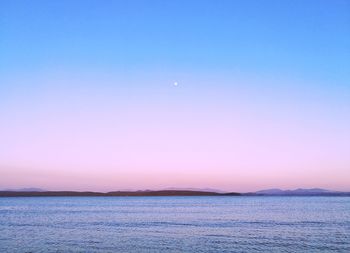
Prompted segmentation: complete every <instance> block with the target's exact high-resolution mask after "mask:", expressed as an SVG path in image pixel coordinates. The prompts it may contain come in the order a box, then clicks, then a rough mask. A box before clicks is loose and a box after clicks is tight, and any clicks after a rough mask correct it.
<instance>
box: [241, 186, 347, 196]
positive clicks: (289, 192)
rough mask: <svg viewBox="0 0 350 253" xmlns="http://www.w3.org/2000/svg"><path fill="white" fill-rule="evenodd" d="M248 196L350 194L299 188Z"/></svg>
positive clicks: (268, 191)
mask: <svg viewBox="0 0 350 253" xmlns="http://www.w3.org/2000/svg"><path fill="white" fill-rule="evenodd" d="M248 194H250V195H256V196H350V192H340V191H331V190H326V189H320V188H311V189H302V188H299V189H295V190H281V189H267V190H261V191H257V192H253V193H248Z"/></svg>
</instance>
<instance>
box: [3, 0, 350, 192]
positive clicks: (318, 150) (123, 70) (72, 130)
mask: <svg viewBox="0 0 350 253" xmlns="http://www.w3.org/2000/svg"><path fill="white" fill-rule="evenodd" d="M349 59H350V2H349V1H347V0H344V1H341V0H328V1H322V0H317V1H314V0H310V1H302V0H293V1H292V0H286V1H277V0H275V1H272V0H266V1H259V0H247V1H243V0H241V1H240V0H236V1H231V0H218V1H214V0H211V1H205V0H198V1H196V0H186V1H185V0H176V1H161V0H159V1H157V0H128V1H126V0H125V1H122V0H120V1H118V0H116V1H112V0H103V1H98V0H75V1H70V0H69V1H68V0H61V1H46V0H32V1H29V0H28V1H27V0H21V1H18V0H13V1H12V0H11V1H10V0H4V1H0V189H6V188H24V187H39V188H43V189H46V190H91V191H111V190H123V189H130V190H136V189H163V188H168V187H178V188H186V187H192V188H214V189H221V190H225V191H238V192H248V191H255V190H260V189H265V188H282V189H291V188H299V187H302V188H312V187H321V188H328V189H333V190H344V191H350V61H349ZM175 83H176V84H177V85H174V84H175Z"/></svg>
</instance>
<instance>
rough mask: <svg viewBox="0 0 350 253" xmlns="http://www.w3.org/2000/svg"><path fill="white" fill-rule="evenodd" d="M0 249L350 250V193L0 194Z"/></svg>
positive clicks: (115, 250)
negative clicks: (332, 194)
mask: <svg viewBox="0 0 350 253" xmlns="http://www.w3.org/2000/svg"><path fill="white" fill-rule="evenodd" d="M0 252H2V253H5V252H11V253H13V252H33V253H34V252H350V198H349V197H227V196H226V197H32V198H0Z"/></svg>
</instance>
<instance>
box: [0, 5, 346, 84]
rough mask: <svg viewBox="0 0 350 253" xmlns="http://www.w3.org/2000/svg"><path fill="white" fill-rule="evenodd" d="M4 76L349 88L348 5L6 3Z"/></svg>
mask: <svg viewBox="0 0 350 253" xmlns="http://www.w3.org/2000/svg"><path fill="white" fill-rule="evenodd" d="M0 9H1V40H0V43H1V44H0V45H1V47H0V50H1V51H0V53H1V60H0V64H1V65H0V66H1V71H2V73H7V72H9V71H11V72H12V71H13V72H16V71H32V70H38V69H39V70H40V69H41V68H48V67H50V68H55V67H59V68H62V67H63V68H66V69H67V68H68V69H69V68H71V69H79V68H90V69H95V68H99V69H104V68H107V69H113V68H117V69H130V68H132V69H135V68H136V69H138V68H164V69H165V70H168V71H171V70H173V69H175V70H179V71H193V70H195V71H204V72H205V71H208V70H209V69H210V70H212V71H214V70H218V69H219V70H227V71H232V70H233V71H241V72H244V73H247V72H248V73H249V72H256V73H265V74H268V75H277V74H281V75H288V76H301V77H306V78H310V79H312V78H314V79H316V80H327V81H333V80H334V81H335V82H336V83H337V84H343V85H344V84H347V83H348V82H349V74H348V72H349V71H348V70H349V67H350V66H349V65H350V63H349V60H348V59H349V58H350V49H349V44H350V32H349V22H350V17H349V16H350V14H349V10H350V3H349V2H348V1H337V0H336V1H329V0H328V1H319V0H317V1H298V0H297V1H283V2H282V1H251V0H248V1H224V0H220V1H153V0H151V1H141V0H140V1H133V0H132V1H108V0H107V1H102V2H101V1H36V0H35V1H16V0H15V1H2V2H1V8H0Z"/></svg>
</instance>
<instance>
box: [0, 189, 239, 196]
mask: <svg viewBox="0 0 350 253" xmlns="http://www.w3.org/2000/svg"><path fill="white" fill-rule="evenodd" d="M239 195H241V194H240V193H236V192H231V193H217V192H207V191H185V190H179V191H176V190H163V191H113V192H107V193H102V192H76V191H45V192H36V191H33V192H19V191H18V192H16V191H0V197H69V196H71V197H84V196H86V197H88V196H92V197H113V196H114V197H126V196H135V197H137V196H140V197H141V196H145V197H146V196H149V197H151V196H239Z"/></svg>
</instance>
